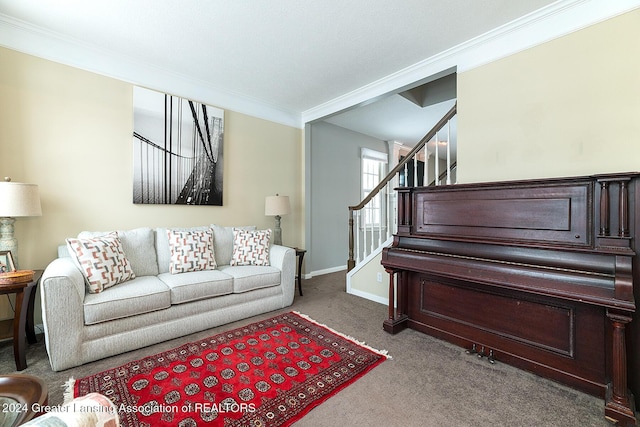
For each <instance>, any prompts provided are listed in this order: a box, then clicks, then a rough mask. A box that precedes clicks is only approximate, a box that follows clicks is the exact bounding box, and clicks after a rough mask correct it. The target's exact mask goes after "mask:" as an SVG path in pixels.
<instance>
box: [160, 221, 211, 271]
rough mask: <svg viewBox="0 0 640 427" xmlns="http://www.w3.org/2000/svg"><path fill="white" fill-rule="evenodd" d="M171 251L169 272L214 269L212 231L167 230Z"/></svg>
mask: <svg viewBox="0 0 640 427" xmlns="http://www.w3.org/2000/svg"><path fill="white" fill-rule="evenodd" d="M167 237H168V239H169V249H170V251H171V264H169V272H170V273H171V274H178V273H188V272H190V271H202V270H214V269H215V268H216V258H215V255H214V252H213V231H211V230H200V231H180V230H167Z"/></svg>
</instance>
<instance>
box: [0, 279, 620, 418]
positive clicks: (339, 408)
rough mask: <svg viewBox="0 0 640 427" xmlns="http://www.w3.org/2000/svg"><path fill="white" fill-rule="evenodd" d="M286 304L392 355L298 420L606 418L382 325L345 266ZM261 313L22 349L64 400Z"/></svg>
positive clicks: (550, 390) (567, 394)
mask: <svg viewBox="0 0 640 427" xmlns="http://www.w3.org/2000/svg"><path fill="white" fill-rule="evenodd" d="M303 292H304V296H302V297H301V296H298V295H296V299H295V301H294V304H293V306H292V307H289V308H288V309H287V310H279V311H280V312H284V311H290V310H295V311H299V312H301V313H303V314H306V315H309V316H310V317H311V318H313V319H314V320H316V321H318V322H320V323H324V324H326V325H328V326H330V327H331V328H334V329H336V330H338V331H340V332H342V333H344V334H347V335H351V336H353V337H355V338H357V339H359V340H361V341H365V342H366V343H367V344H368V345H370V346H372V347H374V348H377V349H381V350H382V349H385V350H388V351H389V354H390V355H391V356H392V357H393V358H392V359H390V360H387V361H385V362H384V363H382V364H381V365H380V366H378V367H376V368H375V369H373V370H372V371H371V372H369V373H368V374H366V375H365V376H364V377H362V378H361V379H359V380H358V381H356V382H355V383H354V384H352V385H350V386H349V387H347V388H346V389H345V390H343V391H341V392H340V393H338V394H337V395H336V396H334V397H332V398H331V399H329V400H328V401H326V402H325V403H323V404H321V405H320V406H319V407H317V408H315V409H313V410H312V411H311V412H310V413H309V414H308V415H306V416H305V417H304V418H303V419H302V420H300V421H299V422H297V423H296V427H323V426H327V427H329V426H331V427H333V426H335V425H348V426H392V427H395V426H407V427H409V426H416V427H418V426H420V427H430V426H437V427H440V426H473V427H476V426H510V427H511V426H527V427H529V426H536V427H542V426H554V427H556V426H562V427H573V426H575V427H588V426H603V427H604V426H611V424H610V423H608V422H606V421H605V419H604V402H603V401H602V399H598V398H596V397H593V396H590V395H587V394H584V393H581V392H578V391H575V390H572V389H570V388H568V387H565V386H562V385H560V384H557V383H554V382H551V381H548V380H545V379H543V378H540V377H537V376H535V375H532V374H529V373H527V372H524V371H522V370H519V369H516V368H513V367H510V366H508V365H505V364H502V363H500V362H499V361H498V363H497V364H495V365H491V364H489V363H488V362H487V361H486V359H478V358H477V357H476V356H469V355H467V354H465V352H464V349H462V348H459V347H456V346H453V345H450V344H448V343H445V342H442V341H439V340H437V339H435V338H432V337H429V336H427V335H424V334H422V333H419V332H415V331H412V330H405V331H403V332H401V333H399V334H397V335H389V334H387V333H386V332H384V331H383V330H382V321H383V320H384V319H385V317H386V313H387V307H386V306H384V305H381V304H378V303H375V302H371V301H368V300H365V299H362V298H358V297H355V296H353V295H348V294H347V293H346V292H345V273H344V272H342V273H333V274H327V275H324V276H319V277H316V278H313V279H310V280H305V281H303ZM273 313H275V312H272V313H266V314H264V315H262V316H258V317H255V318H251V319H248V320H245V321H241V322H236V323H232V324H229V325H225V326H221V327H218V328H215V329H210V330H207V331H204V332H201V333H198V334H193V335H189V336H186V337H183V338H180V339H176V340H172V341H167V342H164V343H161V344H157V345H154V346H151V347H147V348H144V349H141V350H137V351H133V352H129V353H126V354H122V355H119V356H116V357H111V358H108V359H104V360H100V361H97V362H94V363H90V364H87V365H83V366H80V367H78V368H73V369H69V370H67V371H63V372H53V371H51V368H50V366H49V361H48V359H47V355H46V351H45V348H44V344H43V338H42V336H40V337H39V342H38V343H37V344H34V345H31V346H30V347H29V349H28V353H27V363H28V365H29V367H28V368H27V369H26V370H24V371H22V372H23V373H27V374H31V375H36V376H39V377H41V378H43V379H44V380H45V381H46V382H47V384H48V385H49V389H50V398H49V403H50V404H51V405H58V404H60V403H61V402H62V391H63V384H64V382H65V381H66V380H67V379H68V378H69V377H71V376H74V377H82V376H86V375H89V374H92V373H96V372H100V371H102V370H105V369H107V368H110V367H115V366H118V365H121V364H123V363H126V362H128V361H131V360H136V359H140V358H142V357H144V356H148V355H152V354H155V353H158V352H160V351H164V350H167V349H171V348H173V347H176V346H178V345H180V344H182V343H184V342H187V341H193V340H198V339H201V338H205V337H207V336H209V335H213V334H215V333H218V332H223V331H225V330H227V329H232V328H235V327H238V326H242V325H243V324H245V323H249V322H253V321H256V320H259V319H263V318H265V319H266V318H268V317H271V316H273ZM14 372H15V364H14V362H13V348H12V346H11V341H3V342H0V373H14Z"/></svg>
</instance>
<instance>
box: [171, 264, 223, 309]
mask: <svg viewBox="0 0 640 427" xmlns="http://www.w3.org/2000/svg"><path fill="white" fill-rule="evenodd" d="M158 278H159V279H160V280H162V282H163V283H165V284H166V285H167V287H169V289H171V304H182V303H184V302H189V301H195V300H199V299H204V298H210V297H215V296H219V295H226V294H230V293H232V292H233V277H231V276H229V275H228V274H225V273H223V272H221V271H219V270H205V271H193V272H190V273H182V274H171V273H160V274H159V275H158Z"/></svg>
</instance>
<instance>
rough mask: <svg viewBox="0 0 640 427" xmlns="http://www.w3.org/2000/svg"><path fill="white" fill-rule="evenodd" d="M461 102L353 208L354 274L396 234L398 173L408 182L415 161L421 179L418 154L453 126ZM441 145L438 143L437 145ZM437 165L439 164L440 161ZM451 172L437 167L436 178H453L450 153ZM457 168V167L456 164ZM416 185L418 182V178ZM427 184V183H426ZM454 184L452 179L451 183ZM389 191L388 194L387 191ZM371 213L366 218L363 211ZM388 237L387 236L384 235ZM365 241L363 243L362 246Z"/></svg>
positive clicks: (351, 248) (350, 263)
mask: <svg viewBox="0 0 640 427" xmlns="http://www.w3.org/2000/svg"><path fill="white" fill-rule="evenodd" d="M456 112H457V103H456V104H454V105H453V107H451V109H450V110H449V111H448V112H447V113H446V114H445V115H444V116H443V117H442V118H441V119H440V120H439V121H438V123H436V125H435V126H434V127H433V128H432V129H431V130H430V131H429V132H427V134H426V135H425V136H424V137H423V138H422V139H421V140H420V142H418V144H416V146H415V147H413V149H412V150H411V151H410V152H409V153H408V154H407V155H406V156H405V157H404V158H403V159H402V160H401V161H400V162H399V163H398V164H397V165H396V166H395V167H394V168H393V169H392V170H391V171H390V172H389V173H388V174H387V175H386V176H385V177H384V178H383V179H382V180H381V181H380V183H379V184H378V185H377V186H376V187H375V188H374V189H373V190H372V191H371V192H370V193H369V194H368V195H367V196H366V197H365V198H364V199H363V200H362V201H361V202H360V203H358V204H357V205H355V206H349V259H348V260H347V270H348V271H351V270H352V269H353V268H354V267H355V266H356V262H360V261H361V260H363V259H366V258H367V256H369V255H370V254H371V253H373V252H374V250H375V249H376V248H378V247H379V246H382V244H383V242H385V241H386V240H387V238H389V237H391V236H392V235H393V233H394V232H395V230H394V229H395V226H396V224H395V221H396V219H397V215H396V214H395V209H396V206H395V198H394V195H395V194H394V191H393V188H390V187H391V182H392V180H393V179H394V178H395V177H396V176H397V174H398V172H400V171H402V170H403V169H404V170H405V183H407V179H406V165H407V164H408V163H409V162H411V161H413V162H414V174H416V178H417V157H416V156H417V155H418V154H419V153H420V152H421V150H423V149H425V146H426V145H427V143H428V142H429V141H431V140H432V139H433V137H434V136H436V135H437V134H438V132H439V131H441V130H442V129H443V128H444V127H445V126H446V125H448V124H449V122H450V121H451V119H453V117H454V116H455V115H456ZM436 145H437V144H436ZM435 163H436V165H437V164H438V161H437V158H436V162H435ZM447 164H448V167H447V170H446V171H445V172H443V175H442V176H440V174H438V171H437V168H436V175H437V176H438V178H439V181H440V180H441V179H442V178H443V177H445V176H446V177H449V176H450V171H451V169H452V167H451V164H450V159H449V153H447ZM454 165H455V164H454ZM413 182H414V183H417V182H418V180H417V179H414V180H413ZM423 182H424V181H423ZM447 183H450V180H449V179H448V180H447ZM385 189H386V192H383V190H385ZM384 196H386V198H385V204H386V209H385V215H382V214H380V215H379V216H377V218H376V219H377V220H376V221H372V220H371V217H372V212H374V211H375V210H376V209H380V206H381V204H382V198H383V197H384ZM363 210H364V211H365V212H367V211H368V214H365V215H362V213H361V212H362V211H363ZM356 230H357V232H358V238H356ZM360 230H362V233H361V234H362V239H360ZM385 234H386V237H385V238H383V236H384V235H385ZM361 240H362V244H361Z"/></svg>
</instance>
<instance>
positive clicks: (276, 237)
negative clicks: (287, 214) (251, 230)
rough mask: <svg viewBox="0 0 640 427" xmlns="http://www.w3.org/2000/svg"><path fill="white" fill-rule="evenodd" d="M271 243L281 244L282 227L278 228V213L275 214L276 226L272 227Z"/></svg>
mask: <svg viewBox="0 0 640 427" xmlns="http://www.w3.org/2000/svg"><path fill="white" fill-rule="evenodd" d="M273 244H274V245H282V229H281V228H280V215H276V226H275V228H274V229H273Z"/></svg>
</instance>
